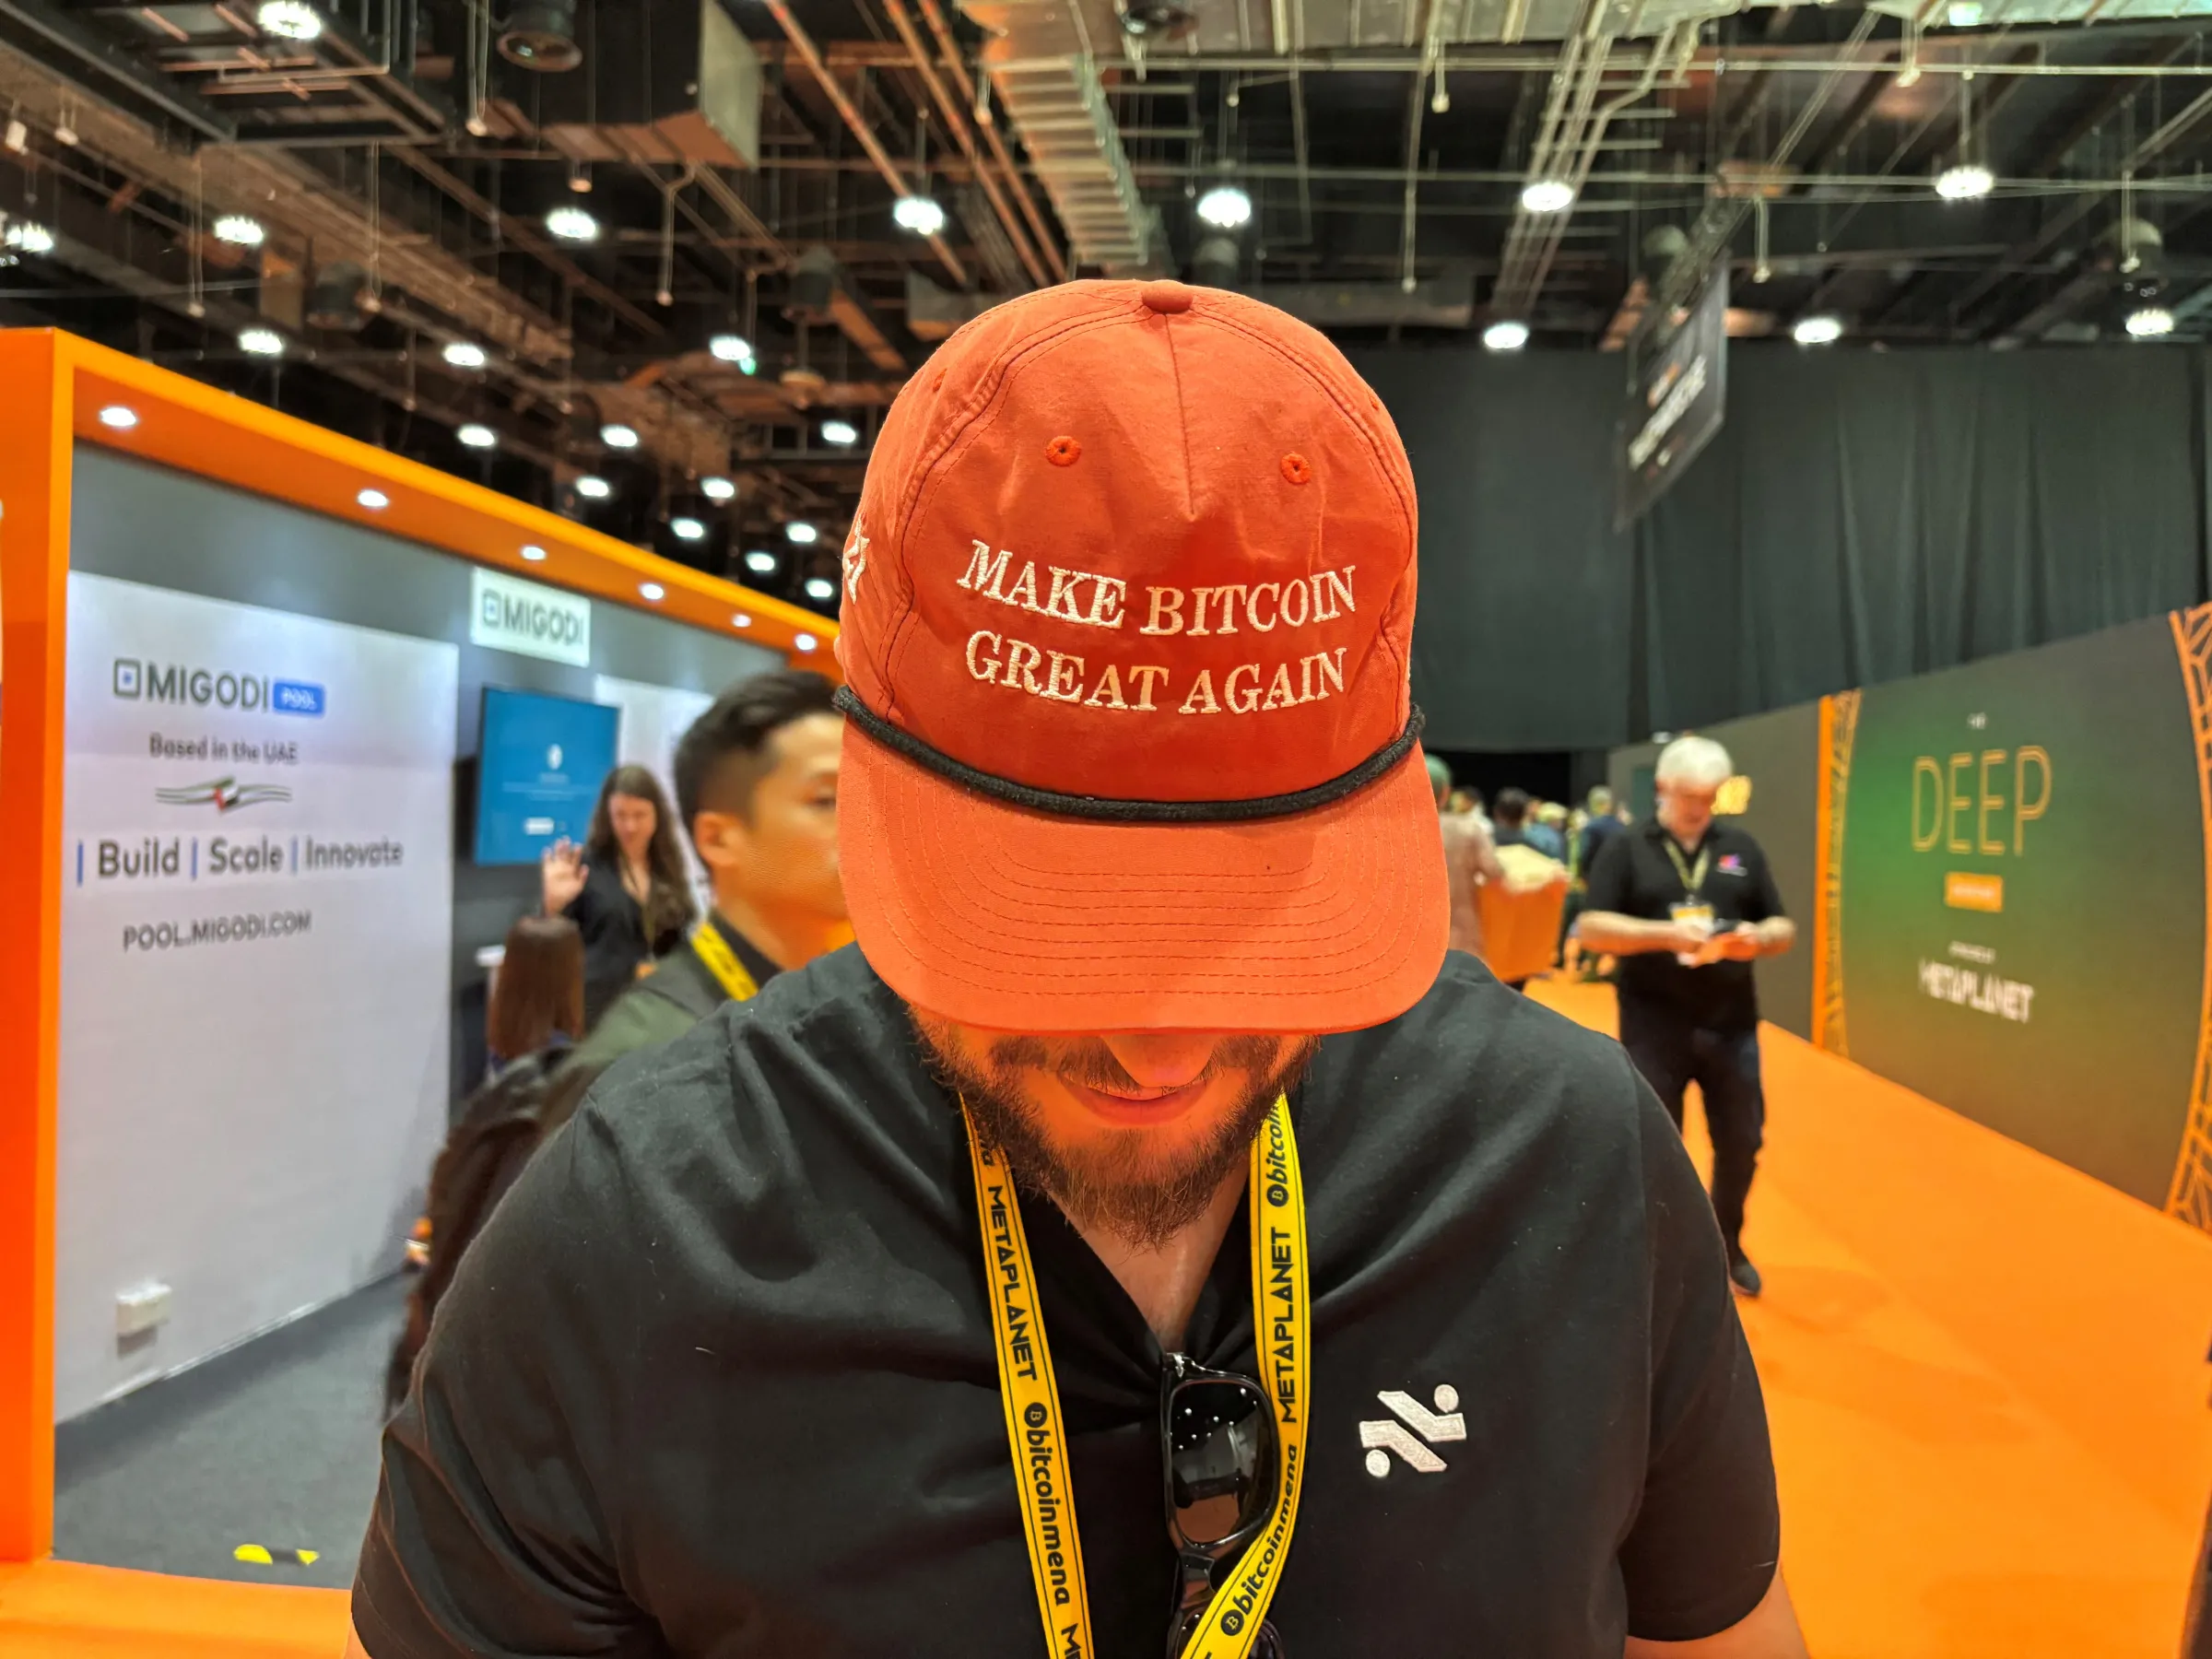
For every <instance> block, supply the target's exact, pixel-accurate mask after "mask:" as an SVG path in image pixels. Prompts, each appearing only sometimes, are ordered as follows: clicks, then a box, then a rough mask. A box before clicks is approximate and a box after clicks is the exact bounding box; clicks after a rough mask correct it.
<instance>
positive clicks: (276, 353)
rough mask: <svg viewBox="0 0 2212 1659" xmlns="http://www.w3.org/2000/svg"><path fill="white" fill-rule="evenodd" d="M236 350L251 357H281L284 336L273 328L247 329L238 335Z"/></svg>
mask: <svg viewBox="0 0 2212 1659" xmlns="http://www.w3.org/2000/svg"><path fill="white" fill-rule="evenodd" d="M238 348H239V349H240V350H241V351H242V352H245V353H247V354H248V355H250V356H253V357H282V356H283V355H284V336H283V335H280V334H278V333H277V331H276V330H275V329H273V328H249V329H246V330H244V331H243V332H241V334H240V335H239V336H238Z"/></svg>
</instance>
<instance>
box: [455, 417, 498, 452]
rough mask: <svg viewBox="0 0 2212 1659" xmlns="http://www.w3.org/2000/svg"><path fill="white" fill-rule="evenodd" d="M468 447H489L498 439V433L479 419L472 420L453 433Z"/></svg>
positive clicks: (496, 442)
mask: <svg viewBox="0 0 2212 1659" xmlns="http://www.w3.org/2000/svg"><path fill="white" fill-rule="evenodd" d="M453 436H454V437H456V438H458V439H459V440H461V441H462V442H464V443H465V444H467V445H468V447H469V448H470V449H491V448H493V447H494V446H496V445H497V444H498V443H499V441H500V435H499V434H498V433H497V432H495V431H493V430H492V429H490V428H489V427H488V426H486V425H484V424H483V423H482V422H481V421H476V420H472V421H470V422H469V423H468V424H467V425H466V426H465V427H463V428H462V429H460V430H459V431H457V432H455V433H454V434H453Z"/></svg>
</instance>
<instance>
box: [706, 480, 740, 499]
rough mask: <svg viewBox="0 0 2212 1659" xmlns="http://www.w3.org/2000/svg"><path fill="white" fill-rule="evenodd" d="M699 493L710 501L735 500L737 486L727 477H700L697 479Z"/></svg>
mask: <svg viewBox="0 0 2212 1659" xmlns="http://www.w3.org/2000/svg"><path fill="white" fill-rule="evenodd" d="M699 493H700V494H701V495H703V496H705V497H706V498H707V500H710V501H729V500H735V499H736V496H737V486H736V485H735V484H733V483H731V482H730V481H729V479H727V478H701V479H700V481H699Z"/></svg>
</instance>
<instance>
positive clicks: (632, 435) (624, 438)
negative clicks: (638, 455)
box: [599, 420, 638, 449]
mask: <svg viewBox="0 0 2212 1659" xmlns="http://www.w3.org/2000/svg"><path fill="white" fill-rule="evenodd" d="M599 441H600V442H602V443H604V444H606V447H607V448H608V449H636V448H637V447H638V429H637V428H636V427H633V426H624V425H623V424H622V423H621V422H620V421H618V420H610V421H608V422H607V423H606V425H605V426H603V427H601V428H600V429H599Z"/></svg>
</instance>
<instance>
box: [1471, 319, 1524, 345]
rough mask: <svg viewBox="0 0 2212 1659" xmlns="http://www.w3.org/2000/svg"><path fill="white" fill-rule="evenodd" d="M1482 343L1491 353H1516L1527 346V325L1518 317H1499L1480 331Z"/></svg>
mask: <svg viewBox="0 0 2212 1659" xmlns="http://www.w3.org/2000/svg"><path fill="white" fill-rule="evenodd" d="M1482 343H1483V344H1484V345H1485V346H1487V347H1489V349H1490V350H1492V351H1518V350H1520V349H1521V347H1524V346H1525V345H1527V344H1528V324H1525V323H1524V322H1522V321H1521V319H1520V318H1518V317H1500V318H1499V319H1498V321H1497V322H1495V323H1493V324H1490V325H1489V326H1488V328H1486V329H1484V330H1483V331H1482Z"/></svg>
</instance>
